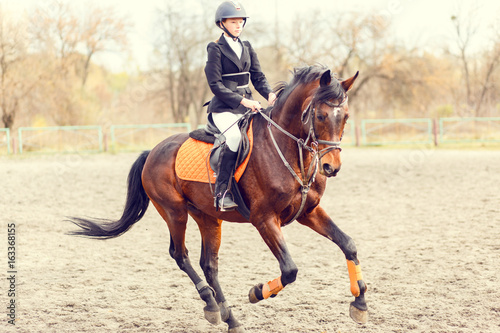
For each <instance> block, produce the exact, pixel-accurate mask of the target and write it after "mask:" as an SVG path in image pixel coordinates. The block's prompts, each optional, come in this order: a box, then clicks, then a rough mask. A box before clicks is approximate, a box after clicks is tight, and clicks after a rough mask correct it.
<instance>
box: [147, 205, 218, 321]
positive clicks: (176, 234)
mask: <svg viewBox="0 0 500 333" xmlns="http://www.w3.org/2000/svg"><path fill="white" fill-rule="evenodd" d="M152 202H153V204H154V205H155V207H156V209H157V210H158V212H159V213H160V215H161V216H162V217H163V219H164V220H165V221H166V222H167V225H168V229H169V231H170V248H169V253H170V256H171V257H172V258H173V259H174V260H175V262H176V263H177V265H178V266H179V268H180V269H181V270H182V271H184V272H185V273H186V274H187V275H188V276H189V278H190V279H191V281H192V282H193V283H194V285H195V286H196V289H197V290H198V293H199V294H200V297H201V299H202V300H203V301H205V303H206V306H205V308H204V310H205V318H206V319H207V320H208V321H209V322H211V323H212V324H218V323H220V315H219V307H218V305H217V302H216V301H215V292H214V290H213V289H212V288H211V287H210V286H209V285H208V284H207V283H206V282H205V281H204V280H203V279H202V278H201V277H200V276H199V275H198V273H197V272H196V271H195V270H194V268H193V266H192V265H191V261H190V260H189V255H188V250H187V248H186V246H185V236H186V225H187V217H188V215H187V209H186V206H185V205H172V204H171V203H170V204H169V205H168V206H167V205H160V204H158V203H157V202H156V201H154V200H152ZM164 207H168V208H166V209H165V208H164ZM207 313H209V314H210V313H216V314H217V316H207Z"/></svg>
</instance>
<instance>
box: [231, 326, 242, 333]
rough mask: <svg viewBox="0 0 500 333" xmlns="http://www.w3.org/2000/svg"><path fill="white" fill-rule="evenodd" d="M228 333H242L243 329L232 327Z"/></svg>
mask: <svg viewBox="0 0 500 333" xmlns="http://www.w3.org/2000/svg"><path fill="white" fill-rule="evenodd" d="M228 332H229V333H244V332H245V328H244V327H243V326H238V327H233V328H230V329H229V330H228Z"/></svg>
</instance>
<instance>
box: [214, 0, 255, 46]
mask: <svg viewBox="0 0 500 333" xmlns="http://www.w3.org/2000/svg"><path fill="white" fill-rule="evenodd" d="M235 17H241V18H243V20H244V21H245V22H244V23H243V26H245V24H246V23H247V18H248V16H247V13H246V11H245V8H243V6H242V5H241V4H240V3H239V2H237V1H225V2H223V3H221V4H220V5H219V7H217V11H216V12H215V25H217V26H218V27H219V28H221V29H222V30H224V32H225V33H227V34H228V35H229V36H230V37H231V38H236V37H235V36H233V35H232V34H231V33H230V32H229V31H228V30H227V29H226V27H224V24H223V23H222V21H223V20H224V19H228V18H235Z"/></svg>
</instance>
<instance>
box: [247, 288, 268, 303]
mask: <svg viewBox="0 0 500 333" xmlns="http://www.w3.org/2000/svg"><path fill="white" fill-rule="evenodd" d="M259 296H260V297H259ZM248 299H249V300H250V303H252V304H255V303H257V302H260V301H262V300H263V299H264V297H262V284H258V285H255V286H253V287H252V288H251V289H250V292H249V293H248Z"/></svg>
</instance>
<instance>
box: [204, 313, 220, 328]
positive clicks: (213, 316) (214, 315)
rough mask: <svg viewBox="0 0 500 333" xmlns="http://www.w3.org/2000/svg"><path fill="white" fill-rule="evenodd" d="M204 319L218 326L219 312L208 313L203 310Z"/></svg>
mask: <svg viewBox="0 0 500 333" xmlns="http://www.w3.org/2000/svg"><path fill="white" fill-rule="evenodd" d="M204 312H205V319H206V320H208V322H209V323H210V324H213V325H219V324H220V323H221V318H220V311H208V310H206V309H205V310H204Z"/></svg>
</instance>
